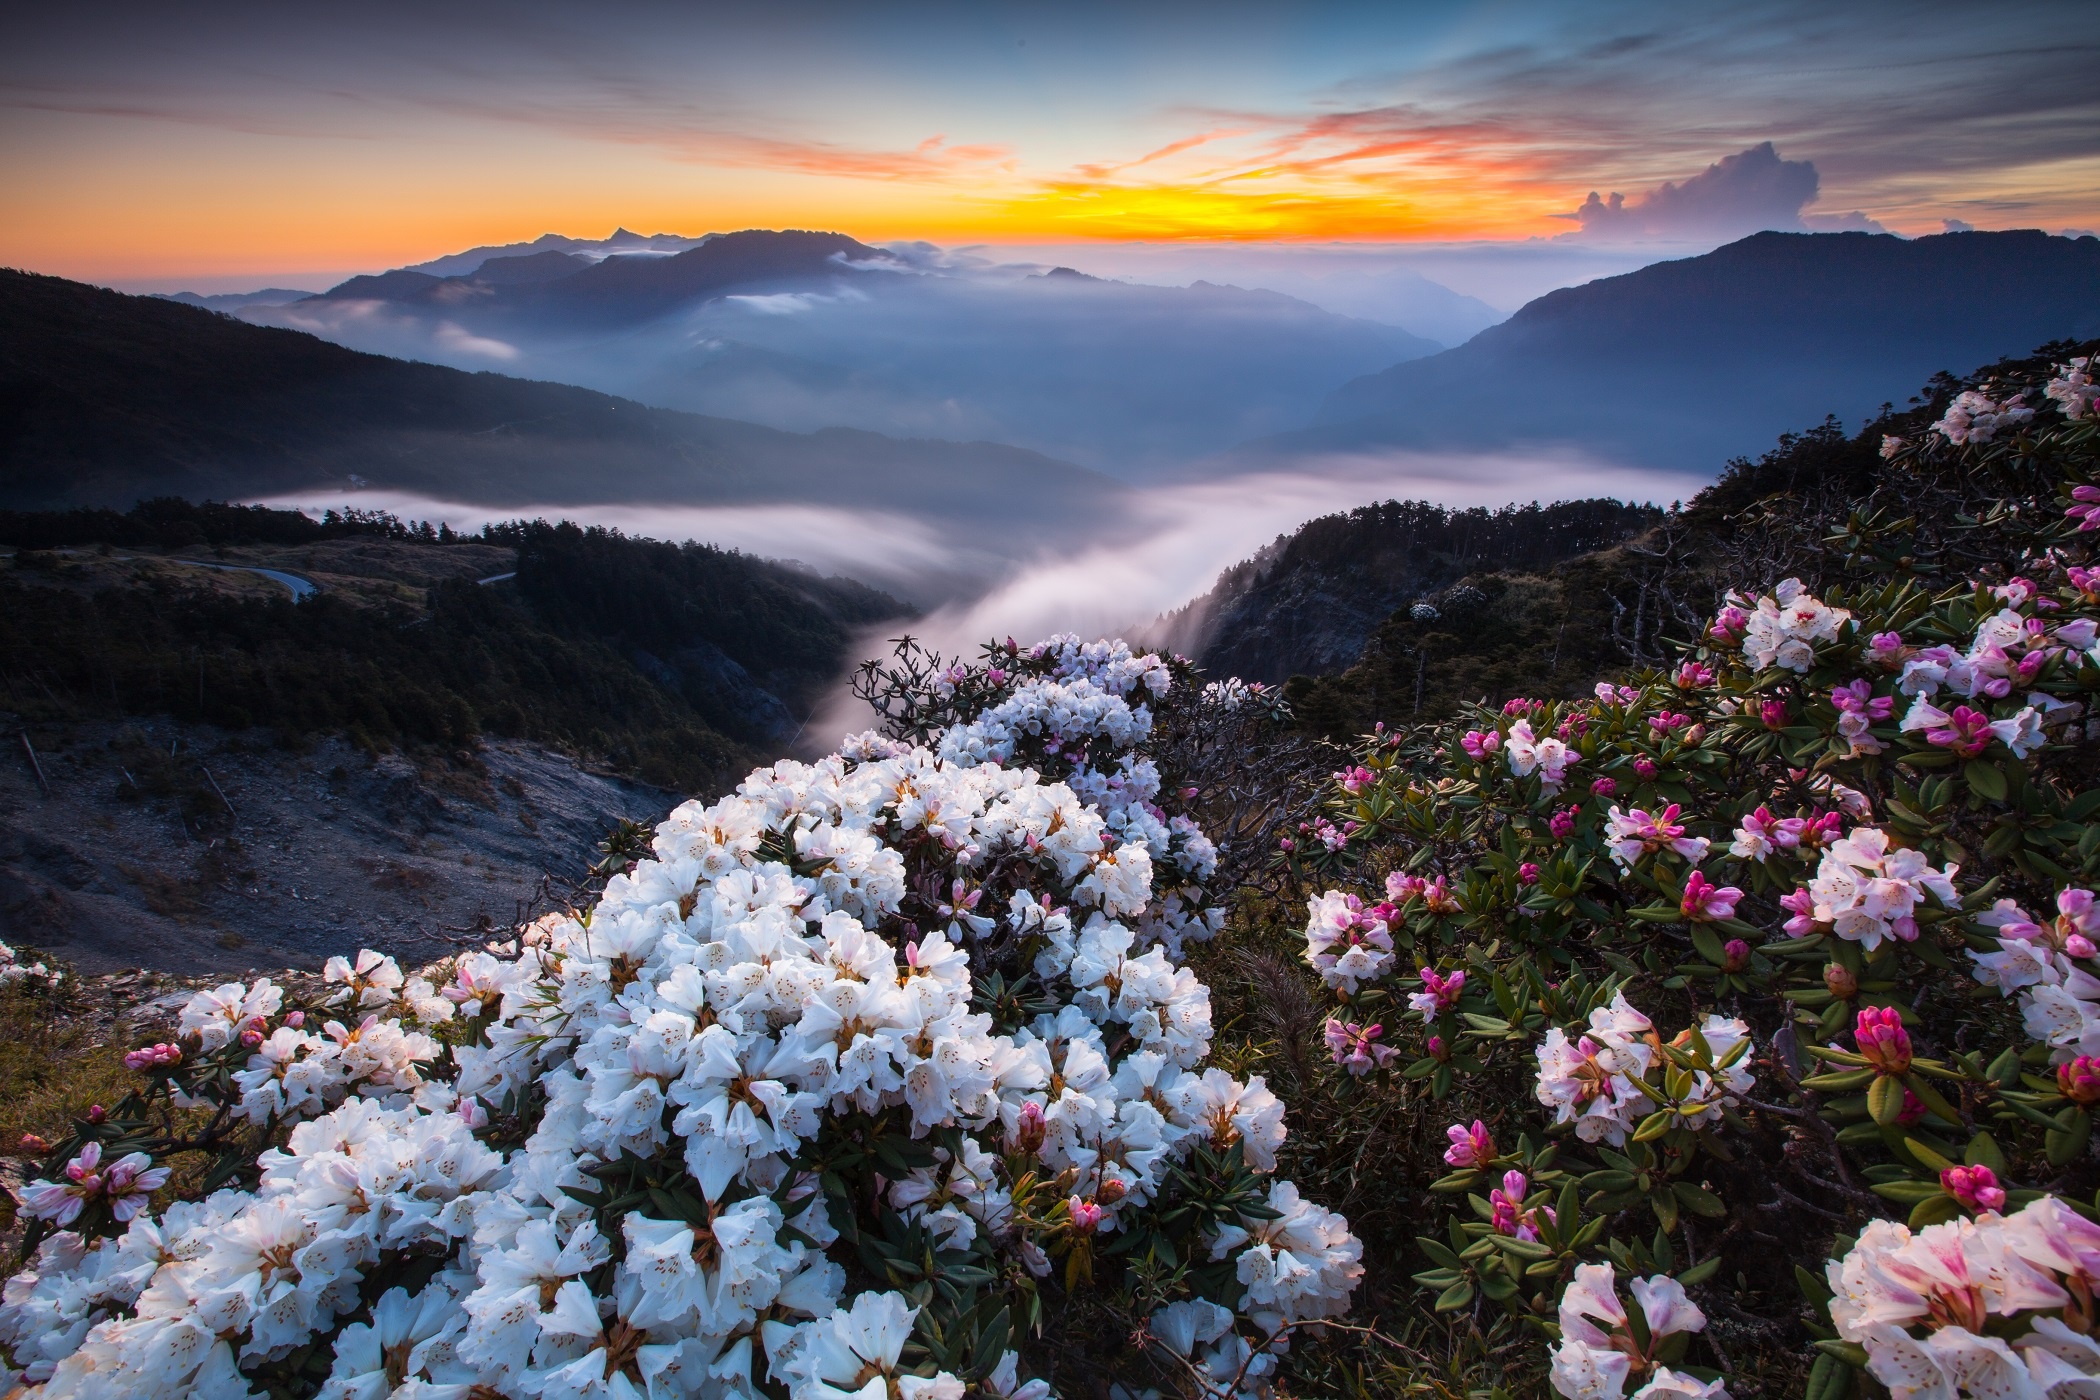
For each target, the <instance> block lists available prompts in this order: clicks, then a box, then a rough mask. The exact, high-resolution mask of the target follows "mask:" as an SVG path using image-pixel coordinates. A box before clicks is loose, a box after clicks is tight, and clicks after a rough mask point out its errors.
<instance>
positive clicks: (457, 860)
mask: <svg viewBox="0 0 2100 1400" xmlns="http://www.w3.org/2000/svg"><path fill="white" fill-rule="evenodd" d="M23 733H24V731H23V730H22V729H21V727H20V726H19V724H18V723H17V722H16V720H15V718H14V717H13V716H11V715H8V714H5V713H0V744H4V746H5V748H4V752H0V941H5V942H7V943H10V944H15V945H17V946H21V945H28V946H32V947H36V948H39V949H42V950H45V951H48V952H50V953H52V954H55V955H57V956H58V957H60V958H63V959H65V960H66V961H67V962H69V963H71V964H72V965H74V966H75V967H76V968H78V969H80V970H81V971H82V972H83V973H87V974H100V973H112V974H139V973H144V972H152V973H165V974H176V975H178V976H183V977H201V976H204V975H206V974H218V973H234V972H242V971H246V970H249V969H266V970H275V969H282V968H308V969H315V968H318V967H319V966H320V964H321V962H322V961H323V960H324V959H325V958H327V957H328V956H330V955H331V954H334V953H341V952H351V953H354V952H355V951H356V950H357V949H358V948H360V947H372V948H377V949H380V950H381V951H383V952H388V953H393V954H394V955H396V956H397V957H399V958H400V959H401V961H402V962H403V963H404V964H410V963H416V962H424V961H428V960H430V959H433V958H437V957H441V956H443V955H444V954H446V953H447V952H450V951H453V950H454V949H455V948H457V947H458V946H460V945H461V944H462V943H465V942H479V941H481V940H482V939H485V938H487V937H488V936H489V934H490V933H491V932H492V931H498V930H502V929H506V928H508V927H510V926H511V925H512V924H513V923H514V922H515V921H517V920H518V919H519V918H520V916H521V915H522V914H523V913H524V912H525V911H526V910H527V909H529V908H530V907H531V906H532V905H533V904H534V903H535V901H536V900H539V899H541V898H542V897H544V895H545V893H546V885H545V883H544V882H545V881H547V880H549V879H550V878H551V879H552V880H553V881H555V882H561V881H565V880H571V879H576V878H579V877H581V875H582V874H583V871H584V869H585V867H586V866H587V865H588V864H589V863H590V861H591V859H592V855H593V846H594V845H595V843H596V842H597V841H598V840H599V839H600V838H602V837H603V836H604V835H605V833H606V831H607V830H608V829H609V828H610V827H611V826H612V825H613V824H614V822H616V821H617V820H618V819H619V818H621V817H629V818H642V817H654V816H658V815H661V814H662V813H663V812H665V811H667V810H669V808H670V807H671V806H673V805H674V804H675V803H676V802H677V801H678V800H679V796H678V794H675V793H669V792H664V791H662V790H659V789H656V788H652V787H648V786H645V785H643V784H639V783H634V782H630V781H626V780H623V779H620V778H615V777H610V776H606V775H602V774H598V773H592V772H586V771H582V770H580V769H579V768H578V767H577V766H576V764H575V763H574V762H573V761H571V760H570V759H568V758H565V757H563V756H561V755H559V754H554V753H549V752H547V751H546V750H543V749H537V748H534V747H532V746H529V745H523V744H502V743H489V744H487V745H485V746H483V747H481V748H479V749H476V750H474V751H471V752H469V751H466V750H461V751H458V752H455V753H452V754H441V755H429V754H426V755H420V756H417V757H414V758H410V757H406V756H402V755H398V754H387V755H379V756H373V755H368V754H366V753H363V752H360V751H359V750H358V749H356V748H355V747H353V746H352V745H350V744H349V743H347V742H346V741H343V740H340V739H335V740H328V741H325V742H321V743H318V744H314V745H312V746H310V747H306V748H303V749H287V748H283V747H280V746H279V745H278V743H277V741H276V740H275V739H274V738H272V737H269V736H267V735H265V734H263V733H262V732H261V731H255V732H252V733H249V734H235V733H227V732H224V731H218V730H212V729H208V728H205V727H202V726H196V725H177V724H174V723H171V722H169V721H165V720H160V721H139V722H133V723H129V724H115V723H97V724H71V725H34V726H31V727H30V728H29V729H28V731H27V735H28V738H29V741H30V745H31V746H32V747H33V748H34V750H35V753H36V763H37V764H39V765H41V767H42V770H43V775H44V780H45V782H46V783H48V789H49V790H48V792H47V791H45V789H44V787H43V786H41V785H40V784H39V782H38V779H37V776H36V772H35V767H34V766H33V765H32V762H31V759H30V755H29V751H28V749H26V748H25V747H24V745H23ZM557 888H558V884H557ZM108 985H109V986H110V987H111V989H112V994H113V996H114V995H119V994H120V992H121V991H122V989H123V988H129V987H133V986H144V985H146V984H145V983H143V982H134V983H124V984H118V983H110V984H108ZM124 994H127V995H128V993H124Z"/></svg>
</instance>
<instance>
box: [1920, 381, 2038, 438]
mask: <svg viewBox="0 0 2100 1400" xmlns="http://www.w3.org/2000/svg"><path fill="white" fill-rule="evenodd" d="M2022 397H2023V396H2022V395H2020V394H2014V395H2013V396H2012V397H2011V398H2009V399H2004V400H1999V399H1993V398H1992V397H1991V396H1990V395H1989V394H1986V393H1983V392H1982V391H1981V390H1977V389H1969V390H1965V391H1963V392H1962V393H1959V394H1956V395H1955V396H1954V402H1953V403H1951V404H1949V405H1947V412H1946V414H1945V416H1944V417H1942V418H1941V419H1940V420H1939V421H1938V422H1937V423H1934V424H1933V425H1932V431H1934V432H1936V433H1938V434H1939V435H1940V436H1942V437H1944V438H1946V439H1947V441H1949V442H1951V443H1953V444H1954V445H1955V446H1956V447H1960V446H1963V445H1964V444H1967V443H1972V442H1974V443H1985V442H1989V441H1991V440H1992V439H1993V438H1995V437H1997V436H1998V434H1999V433H2001V432H2007V431H2010V430H2011V429H2014V428H2017V427H2019V426H2020V425H2021V424H2022V423H2025V422H2026V421H2027V420H2029V419H2030V418H2032V417H2034V410H2033V409H2031V408H2029V407H2027V406H2026V404H2024V403H2022V402H2021V399H2022Z"/></svg>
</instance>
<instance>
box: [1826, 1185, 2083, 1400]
mask: <svg viewBox="0 0 2100 1400" xmlns="http://www.w3.org/2000/svg"><path fill="white" fill-rule="evenodd" d="M1826 1273H1827V1275H1828V1277H1829V1280H1830V1287H1831V1289H1832V1291H1833V1293H1834V1294H1835V1295H1836V1296H1834V1297H1833V1298H1832V1299H1831V1302H1830V1316H1831V1320H1832V1321H1833V1322H1834V1323H1835V1324H1836V1325H1837V1329H1838V1335H1839V1336H1840V1337H1842V1338H1843V1339H1844V1340H1846V1341H1848V1342H1852V1343H1855V1344H1857V1345H1859V1346H1862V1347H1865V1348H1866V1352H1867V1370H1868V1371H1869V1372H1870V1373H1871V1374H1872V1375H1873V1376H1874V1377H1875V1379H1877V1380H1879V1381H1880V1382H1882V1384H1884V1385H1886V1386H1888V1387H1889V1389H1890V1390H1891V1391H1892V1392H1893V1393H1894V1394H1896V1395H1900V1396H1912V1397H1917V1398H1918V1400H1928V1397H1929V1398H1930V1400H1954V1397H1956V1396H1960V1395H1973V1396H1979V1397H1980V1396H2035V1397H2042V1396H2077V1395H2091V1394H2094V1393H2095V1392H2096V1391H2100V1342H2095V1341H2094V1339H2093V1338H2092V1336H2091V1335H2089V1334H2090V1332H2091V1329H2092V1322H2093V1317H2092V1311H2091V1310H2092V1298H2093V1292H2094V1285H2095V1284H2096V1282H2100V1226H2096V1225H2094V1224H2093V1222H2092V1221H2090V1220H2087V1219H2086V1218H2085V1217H2084V1216H2082V1215H2080V1214H2079V1213H2078V1212H2076V1211H2074V1210H2072V1209H2071V1208H2070V1207H2069V1206H2067V1205H2065V1204H2064V1203H2063V1202H2062V1201H2060V1200H2058V1199H2057V1198H2056V1197H2054V1196H2044V1197H2042V1198H2041V1199H2039V1200H2037V1201H2034V1202H2032V1203H2031V1204H2029V1205H2027V1206H2025V1207H2024V1208H2022V1209H2021V1210H2019V1211H2018V1212H2016V1213H2014V1214H2013V1215H2010V1216H2002V1215H1999V1214H1997V1213H1996V1212H1994V1211H1985V1212H1983V1213H1982V1214H1980V1215H1977V1216H1976V1217H1975V1218H1974V1219H1971V1220H1950V1221H1947V1222H1946V1223H1944V1224H1940V1225H1928V1226H1926V1227H1925V1228H1924V1229H1922V1230H1919V1231H1917V1232H1916V1233H1915V1234H1913V1233H1912V1232H1911V1231H1910V1230H1909V1229H1908V1228H1907V1227H1905V1226H1903V1225H1899V1224H1897V1223H1896V1222H1895V1221H1893V1220H1873V1221H1869V1222H1868V1224H1867V1227H1866V1229H1864V1230H1862V1231H1860V1234H1859V1240H1858V1242H1857V1243H1856V1244H1854V1245H1853V1247H1852V1248H1851V1249H1850V1250H1849V1251H1847V1253H1846V1254H1845V1257H1844V1258H1843V1259H1833V1260H1832V1261H1830V1263H1829V1265H1828V1266H1827V1268H1826Z"/></svg>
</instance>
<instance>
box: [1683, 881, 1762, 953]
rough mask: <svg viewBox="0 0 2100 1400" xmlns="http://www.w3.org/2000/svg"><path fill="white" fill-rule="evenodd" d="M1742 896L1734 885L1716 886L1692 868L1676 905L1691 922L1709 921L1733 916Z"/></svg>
mask: <svg viewBox="0 0 2100 1400" xmlns="http://www.w3.org/2000/svg"><path fill="white" fill-rule="evenodd" d="M1742 897H1743V892H1742V891H1741V890H1739V889H1737V888H1736V887H1735V886H1734V885H1720V886H1716V885H1715V884H1714V883H1713V882H1712V881H1711V880H1708V879H1707V878H1706V876H1705V874H1704V873H1703V872H1701V871H1697V870H1694V871H1693V872H1692V873H1691V874H1690V875H1689V876H1688V877H1686V879H1685V882H1684V897H1683V898H1682V899H1680V900H1679V901H1678V904H1677V907H1678V909H1679V911H1680V912H1682V913H1683V915H1684V916H1685V917H1686V918H1687V919H1690V920H1691V921H1692V922H1693V923H1711V922H1713V921H1714V920H1716V919H1732V918H1734V917H1735V905H1736V901H1737V900H1739V899H1741V898H1742ZM1746 951H1747V949H1746Z"/></svg>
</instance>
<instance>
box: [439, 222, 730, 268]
mask: <svg viewBox="0 0 2100 1400" xmlns="http://www.w3.org/2000/svg"><path fill="white" fill-rule="evenodd" d="M705 241H706V239H705V238H704V237H702V238H689V237H687V236H686V235H684V234H680V233H630V232H628V231H627V230H626V229H624V228H622V229H615V230H613V233H612V236H611V237H609V238H571V237H569V236H568V235H567V234H561V233H543V234H541V235H540V236H539V237H538V238H535V239H533V240H532V241H531V242H530V243H501V244H495V243H491V244H484V245H482V246H481V247H479V248H469V249H467V250H466V251H465V252H464V253H448V254H446V255H445V256H444V257H442V258H432V259H431V260H430V261H429V262H423V263H416V264H415V265H413V266H412V267H410V268H409V269H408V271H410V272H427V273H429V274H430V275H431V276H433V277H459V276H464V275H467V274H470V273H472V272H473V271H474V270H475V269H477V268H479V267H480V266H482V264H484V263H486V262H488V261H489V260H490V259H491V258H515V257H524V256H528V255H530V254H533V253H549V252H552V253H581V254H584V255H585V256H586V257H589V256H591V255H593V254H595V255H597V256H599V257H605V256H610V255H613V254H623V253H642V254H651V253H655V254H663V253H682V252H684V251H685V250H686V249H688V248H692V247H696V246H697V245H699V244H701V243H704V242H705Z"/></svg>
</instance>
